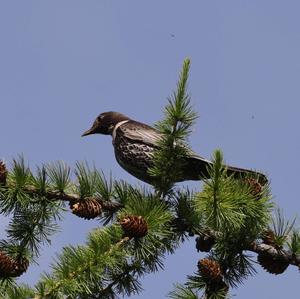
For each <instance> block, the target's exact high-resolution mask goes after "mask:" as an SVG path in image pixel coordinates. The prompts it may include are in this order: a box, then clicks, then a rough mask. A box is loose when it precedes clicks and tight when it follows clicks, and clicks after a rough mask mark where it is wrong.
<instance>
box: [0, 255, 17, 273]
mask: <svg viewBox="0 0 300 299" xmlns="http://www.w3.org/2000/svg"><path fill="white" fill-rule="evenodd" d="M14 270H15V263H14V260H13V259H12V258H11V257H9V256H8V255H7V254H6V253H5V252H3V251H0V277H1V278H3V277H10V276H11V274H12V273H13V272H14Z"/></svg>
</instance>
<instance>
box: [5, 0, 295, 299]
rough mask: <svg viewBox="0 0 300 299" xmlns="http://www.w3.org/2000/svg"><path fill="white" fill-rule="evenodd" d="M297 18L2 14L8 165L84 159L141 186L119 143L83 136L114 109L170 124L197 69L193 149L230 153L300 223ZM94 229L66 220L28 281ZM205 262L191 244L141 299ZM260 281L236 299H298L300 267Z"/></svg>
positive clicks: (241, 7)
mask: <svg viewBox="0 0 300 299" xmlns="http://www.w3.org/2000/svg"><path fill="white" fill-rule="evenodd" d="M299 11H300V2H299V1H296V0H295V1H292V0H290V1H289V0H286V1H277V0H265V1H260V0H251V1H250V0H249V1H246V0H244V1H214V0H211V1H200V0H194V1H192V0H190V1H175V0H164V1H157V0H153V1H141V0H139V1H138V0H132V1H112V0H102V1H99V0H98V1H96V0H90V1H79V0H72V1H71V0H64V1H61V0H60V1H58V0H52V1H32V0H26V1H17V0H15V1H1V3H0V38H1V45H0V103H1V110H0V111H1V112H0V113H1V117H0V127H1V138H2V140H1V151H0V157H3V158H5V160H6V161H8V162H10V161H11V159H12V158H13V157H16V155H17V154H20V153H23V154H24V156H25V157H26V159H27V160H28V161H29V162H30V165H31V166H32V167H34V166H35V165H40V164H41V163H44V162H49V161H54V160H59V159H62V160H65V161H66V162H67V163H68V164H69V165H71V166H72V167H73V166H74V164H75V162H76V161H77V160H87V161H89V162H91V163H92V162H95V164H96V166H97V167H99V168H101V169H103V171H104V172H105V173H107V174H108V173H109V172H110V171H112V173H113V175H114V177H115V178H122V179H126V180H129V181H130V182H132V183H137V180H136V179H134V178H132V177H130V176H129V175H128V174H127V173H126V172H125V171H123V170H122V169H121V168H120V167H119V166H118V165H117V163H116V162H115V159H114V155H113V151H112V145H111V140H110V138H109V137H105V136H93V137H90V138H81V137H80V135H81V133H82V132H83V131H84V130H85V129H87V128H88V127H89V126H90V124H91V122H92V120H93V119H94V118H95V117H96V115H97V114H98V113H100V112H103V111H107V110H116V111H120V112H123V113H125V114H128V115H129V116H131V117H132V118H135V119H137V120H141V121H144V122H146V123H149V124H151V123H154V122H155V121H157V120H158V119H160V118H161V116H162V113H161V109H162V107H163V106H164V104H165V103H166V98H167V97H168V96H169V95H170V94H171V91H172V90H173V89H174V87H175V83H176V80H177V77H178V71H179V70H180V68H181V65H182V61H183V59H184V58H185V57H190V58H191V61H192V69H191V77H190V81H189V89H190V92H191V95H192V100H193V104H194V107H195V109H196V110H197V111H198V112H199V114H200V118H199V121H198V123H197V125H196V127H195V130H194V132H193V135H192V138H191V144H192V147H193V149H194V150H195V151H197V152H199V153H201V154H202V155H203V156H205V157H210V155H211V154H212V152H213V151H214V150H215V149H216V148H221V149H222V150H223V152H224V155H225V158H226V161H227V162H228V163H230V164H233V165H236V166H240V167H248V168H255V169H260V170H263V171H264V172H266V173H268V174H269V177H270V179H271V186H272V191H273V195H274V198H275V200H276V202H277V203H278V205H279V206H280V207H282V208H283V209H284V214H285V215H286V216H287V217H288V218H291V217H292V216H294V215H296V214H297V212H298V211H299V210H300V200H299V191H298V184H299V169H300V162H299V151H300V138H299V112H300V104H299V103H300V99H299V98H300V59H299V57H300V56H299V55H300V54H299V53H300V18H299ZM193 186H194V187H195V188H197V187H198V185H197V184H196V185H193ZM1 223H2V226H3V225H4V224H5V223H6V221H5V220H4V219H3V218H1ZM97 225H98V224H97V222H96V221H84V220H81V219H78V218H77V217H75V216H73V215H71V214H69V213H68V214H66V217H65V221H64V222H63V223H62V225H61V233H58V234H56V235H55V236H54V237H53V238H52V245H51V246H50V247H44V249H43V253H42V257H41V258H40V260H39V263H40V266H39V267H36V266H31V267H30V268H29V270H28V272H27V273H26V274H24V275H23V276H22V277H21V281H26V282H28V283H30V284H33V283H34V282H35V281H37V279H38V277H39V273H40V271H42V270H47V269H48V267H49V264H50V262H51V261H52V259H53V257H54V256H55V253H56V252H59V250H60V248H61V247H62V246H65V245H67V244H77V243H82V242H84V240H85V237H86V234H87V232H88V231H89V230H90V229H91V228H93V227H95V226H97ZM201 256H203V255H200V254H198V253H196V251H195V249H194V241H193V240H191V242H190V243H185V244H184V245H183V247H182V249H180V250H178V252H177V253H176V254H175V255H174V256H171V257H168V258H167V259H166V263H165V271H163V272H161V273H159V274H155V275H151V276H149V277H147V278H146V279H145V281H144V287H145V291H144V293H143V294H142V295H141V296H140V298H146V299H147V298H149V299H150V298H164V297H165V295H166V294H167V293H168V291H170V290H171V289H172V283H173V282H184V281H185V275H186V274H191V273H193V271H195V270H196V264H197V260H198V259H199V258H200V257H201ZM258 272H259V273H258V274H257V275H256V276H255V277H253V278H250V279H249V280H247V281H246V282H245V284H244V286H241V287H240V288H239V289H238V290H233V291H232V293H233V294H236V298H243V299H250V298H273V299H279V298H280V299H281V298H283V297H287V298H295V297H296V295H295V294H296V292H297V293H299V286H298V282H299V273H298V271H297V269H296V268H295V267H289V268H288V270H287V271H286V272H285V273H284V274H283V275H280V276H278V277H276V276H272V275H270V274H267V273H265V272H264V271H261V270H260V268H259V267H258ZM132 298H137V297H132Z"/></svg>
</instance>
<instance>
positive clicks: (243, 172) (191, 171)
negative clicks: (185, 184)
mask: <svg viewBox="0 0 300 299" xmlns="http://www.w3.org/2000/svg"><path fill="white" fill-rule="evenodd" d="M92 134H103V135H111V136H112V144H113V147H114V152H115V157H116V160H117V162H118V164H119V165H120V166H121V167H122V168H124V169H125V170H126V171H127V172H128V173H130V174H131V175H133V176H134V177H136V178H137V179H139V180H141V181H144V182H146V183H148V184H151V185H154V177H153V176H151V175H150V173H149V169H150V168H151V167H153V165H154V160H153V154H154V152H155V150H157V149H159V141H160V140H161V139H162V136H163V135H162V133H161V132H159V131H158V130H157V129H155V128H153V127H151V126H149V125H147V124H144V123H142V122H138V121H135V120H133V119H131V118H130V117H128V116H126V115H124V114H122V113H119V112H115V111H108V112H104V113H101V114H100V115H98V116H97V118H96V119H95V121H94V123H93V125H92V126H91V128H90V129H88V130H87V131H85V132H84V133H83V134H82V135H81V136H82V137H83V136H87V135H92ZM186 153H187V154H186V157H184V158H183V159H184V161H183V162H184V163H182V165H183V166H182V167H183V169H182V171H181V175H180V176H179V177H178V179H177V182H181V181H189V180H192V181H195V180H202V179H210V175H211V173H210V171H209V167H211V166H212V162H211V161H210V160H207V159H205V158H203V157H202V156H199V155H198V154H197V153H195V152H193V151H192V150H191V149H188V150H187V151H186ZM225 169H226V173H227V175H232V176H233V177H236V178H241V177H247V176H252V177H253V176H255V177H256V178H258V181H259V182H261V183H262V184H265V183H266V182H267V178H266V176H265V175H264V174H262V173H260V172H257V171H254V170H249V169H244V168H238V167H233V166H229V165H226V166H225Z"/></svg>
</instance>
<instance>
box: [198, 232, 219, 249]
mask: <svg viewBox="0 0 300 299" xmlns="http://www.w3.org/2000/svg"><path fill="white" fill-rule="evenodd" d="M214 244H215V238H214V237H213V236H210V235H206V234H203V235H200V236H199V237H197V238H196V249H197V251H198V252H199V251H202V252H209V251H210V250H211V248H212V247H213V246H214Z"/></svg>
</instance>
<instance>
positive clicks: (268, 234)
mask: <svg viewBox="0 0 300 299" xmlns="http://www.w3.org/2000/svg"><path fill="white" fill-rule="evenodd" d="M261 238H262V240H263V242H264V243H265V244H268V245H271V246H273V247H275V248H276V249H279V248H278V245H277V244H276V238H275V233H274V232H273V231H272V230H270V229H269V230H266V231H264V232H263V235H262V237H261Z"/></svg>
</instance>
